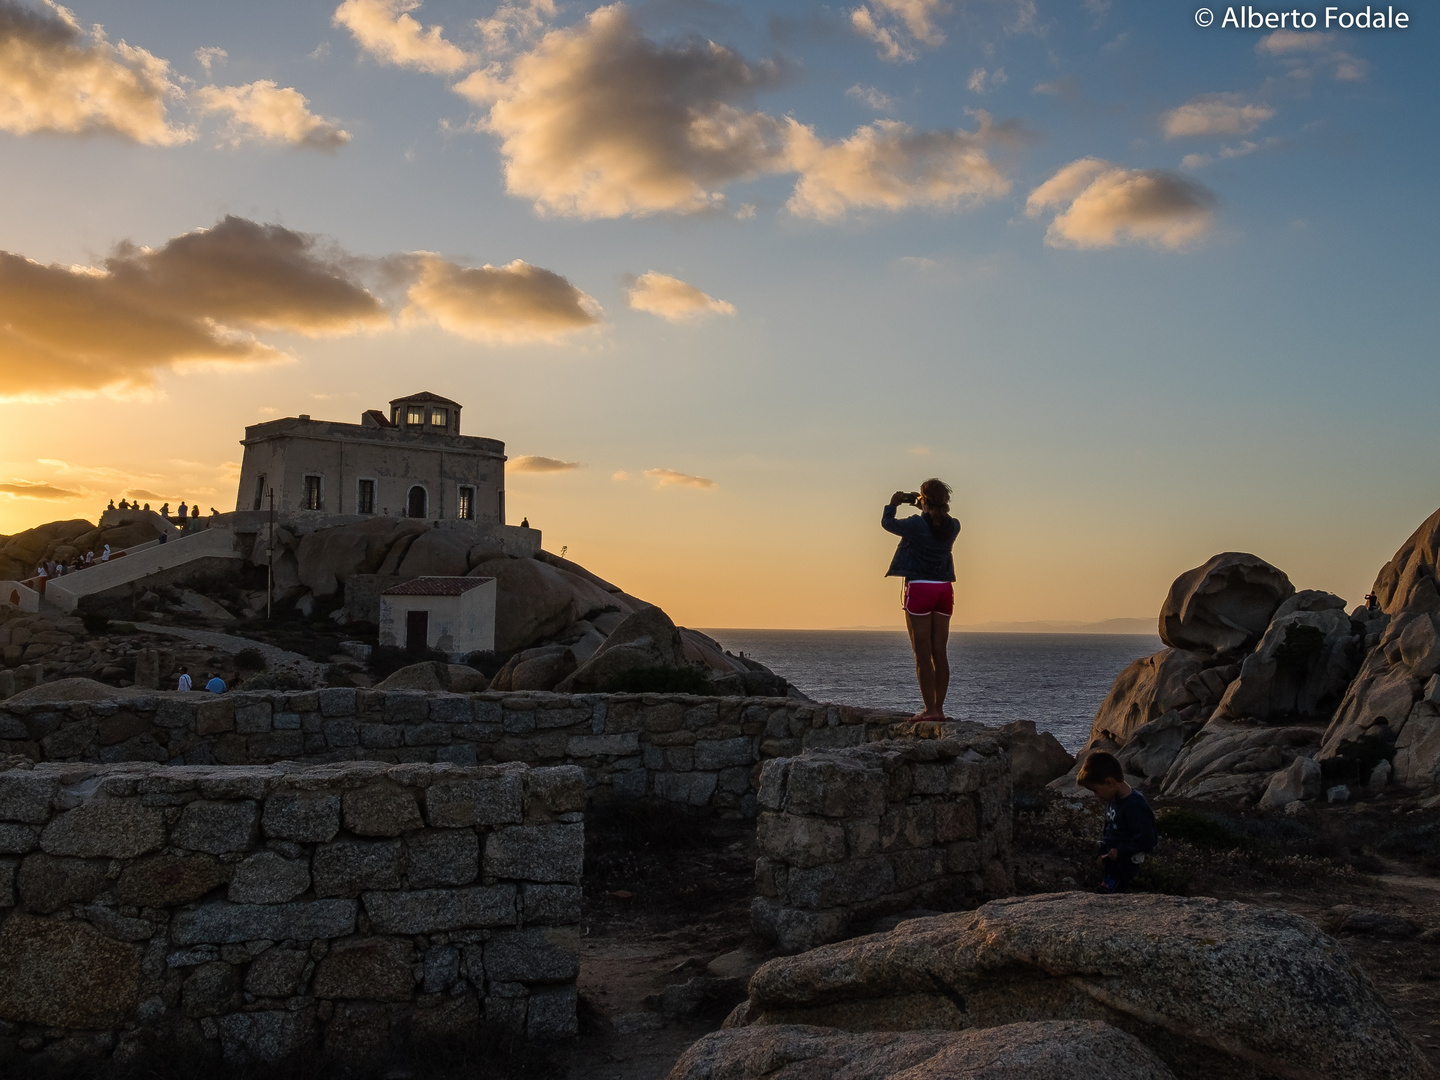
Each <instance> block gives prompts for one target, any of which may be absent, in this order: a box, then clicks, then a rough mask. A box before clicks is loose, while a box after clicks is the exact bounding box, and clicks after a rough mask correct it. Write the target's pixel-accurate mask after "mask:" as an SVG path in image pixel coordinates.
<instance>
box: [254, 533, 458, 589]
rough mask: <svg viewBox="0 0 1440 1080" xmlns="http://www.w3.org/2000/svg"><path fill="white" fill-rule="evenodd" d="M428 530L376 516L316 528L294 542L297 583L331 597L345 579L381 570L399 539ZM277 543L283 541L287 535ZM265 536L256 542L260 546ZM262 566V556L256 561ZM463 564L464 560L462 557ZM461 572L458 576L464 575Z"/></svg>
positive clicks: (420, 534)
mask: <svg viewBox="0 0 1440 1080" xmlns="http://www.w3.org/2000/svg"><path fill="white" fill-rule="evenodd" d="M430 531H431V530H429V529H427V528H426V526H425V522H423V521H415V520H412V519H410V518H392V517H377V518H371V519H370V520H369V521H362V522H358V523H356V524H354V525H338V526H336V527H334V528H330V529H317V530H316V531H315V532H312V533H306V534H305V535H304V536H302V537H300V538H298V539H295V538H294V537H290V539H292V540H295V542H294V543H293V544H292V545H289V546H291V547H293V548H294V560H295V576H296V578H297V581H298V584H301V585H304V586H305V587H306V588H307V589H309V590H310V592H311V593H312V594H313V595H315V596H333V595H335V593H336V592H337V591H338V590H339V587H340V586H341V585H343V584H344V583H345V582H346V581H347V580H349V579H350V578H351V577H353V576H354V575H356V574H373V573H375V572H376V571H378V570H379V569H380V565H381V564H382V563H383V562H384V561H385V558H386V556H387V555H389V554H390V552H391V550H392V549H393V548H394V547H395V546H396V542H397V541H398V540H400V539H401V538H402V537H403V538H404V539H406V540H407V541H409V540H413V539H415V538H417V537H419V536H422V535H426V536H428V534H429V532H430ZM281 533H283V530H277V540H279V541H280V542H281V543H283V542H284V540H285V537H287V536H289V534H288V533H286V534H284V535H283V536H282V535H280V534H281ZM264 540H265V534H263V533H262V534H261V535H260V537H259V541H260V542H262V543H263V541H264ZM258 561H259V563H260V564H261V565H263V564H264V562H265V559H264V557H263V554H261V555H260V557H259V559H258ZM462 563H463V557H462ZM464 572H465V571H464V570H463V569H462V570H461V571H460V573H462V574H463V573H464Z"/></svg>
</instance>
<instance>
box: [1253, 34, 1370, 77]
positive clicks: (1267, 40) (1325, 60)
mask: <svg viewBox="0 0 1440 1080" xmlns="http://www.w3.org/2000/svg"><path fill="white" fill-rule="evenodd" d="M1335 40H1336V39H1335V35H1334V34H1317V33H1310V32H1305V31H1301V30H1276V31H1275V32H1274V33H1270V34H1266V35H1265V36H1264V37H1262V38H1261V39H1260V40H1259V41H1258V42H1256V44H1255V51H1256V52H1257V53H1259V54H1260V55H1262V56H1274V57H1279V58H1280V59H1281V60H1282V61H1283V62H1284V63H1285V65H1286V66H1287V67H1288V68H1289V69H1290V74H1291V75H1294V76H1298V77H1302V78H1309V77H1310V76H1311V75H1313V74H1314V73H1315V70H1316V68H1319V69H1321V70H1323V71H1324V72H1326V73H1328V74H1329V75H1331V76H1332V77H1333V78H1335V79H1337V80H1339V81H1340V82H1359V81H1360V80H1362V79H1364V78H1365V77H1366V76H1367V75H1368V74H1369V70H1370V65H1369V64H1367V63H1366V62H1365V61H1364V60H1361V59H1359V58H1358V57H1355V56H1351V55H1350V54H1349V53H1347V52H1345V51H1344V50H1343V49H1337V48H1336V47H1335ZM1312 65H1313V66H1312Z"/></svg>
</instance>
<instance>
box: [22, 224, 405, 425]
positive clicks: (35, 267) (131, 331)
mask: <svg viewBox="0 0 1440 1080" xmlns="http://www.w3.org/2000/svg"><path fill="white" fill-rule="evenodd" d="M388 321H389V320H388V316H386V315H385V313H384V310H383V308H382V306H381V304H380V301H379V300H377V299H376V298H375V297H374V296H372V295H371V294H370V293H369V292H367V291H366V290H365V289H364V288H363V287H362V286H361V285H359V284H358V283H356V282H355V281H354V280H352V279H351V277H350V276H349V275H348V274H347V273H346V271H345V270H344V269H342V268H341V267H340V266H338V265H337V264H335V263H333V262H331V261H329V260H327V259H326V258H325V257H324V256H323V255H322V254H321V253H320V251H319V250H318V245H317V241H316V239H315V238H314V237H310V236H306V235H304V234H301V233H295V232H291V231H290V230H289V229H285V228H282V227H280V226H278V225H257V224H256V223H254V222H252V221H247V220H245V219H244V218H235V217H227V218H225V219H224V220H223V221H221V222H220V223H219V224H218V225H216V226H215V227H214V228H212V229H200V230H196V231H195V232H191V233H186V234H184V235H183V236H178V237H176V238H174V239H173V240H171V241H169V242H168V243H166V244H165V245H164V246H163V247H160V248H158V249H148V248H140V247H136V246H135V245H133V244H129V243H123V244H120V245H119V246H117V247H116V249H115V251H114V253H113V254H112V255H111V257H110V258H108V259H106V260H105V261H104V263H103V265H102V266H100V267H68V266H56V265H50V266H45V265H42V264H40V263H37V262H34V261H33V260H30V259H26V258H24V257H23V256H21V255H16V254H13V253H11V252H0V399H4V398H9V399H13V398H27V397H28V398H35V397H51V396H55V395H58V394H64V393H69V392H77V391H78V392H86V391H95V390H101V389H106V388H127V387H130V388H133V387H140V386H146V385H149V384H151V383H153V381H154V377H155V375H156V373H158V372H160V371H163V370H167V369H170V368H173V367H174V366H175V365H176V364H178V363H181V362H186V361H192V362H193V361H208V362H218V363H227V364H229V363H256V362H261V361H273V360H278V359H281V358H283V355H284V354H282V353H281V352H279V351H278V350H276V349H274V348H272V347H270V346H269V345H265V344H263V343H262V342H260V341H257V340H256V339H255V338H254V337H253V335H252V334H251V333H250V331H251V330H253V329H275V330H288V331H293V332H297V333H302V334H323V333H337V332H339V333H343V332H348V331H351V330H353V329H356V328H358V327H360V326H373V325H377V324H378V325H383V324H386V323H388Z"/></svg>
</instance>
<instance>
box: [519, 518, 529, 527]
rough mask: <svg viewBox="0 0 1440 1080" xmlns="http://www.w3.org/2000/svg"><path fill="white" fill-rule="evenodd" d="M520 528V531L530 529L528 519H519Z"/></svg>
mask: <svg viewBox="0 0 1440 1080" xmlns="http://www.w3.org/2000/svg"><path fill="white" fill-rule="evenodd" d="M520 527H521V528H522V529H528V528H529V527H530V519H529V518H528V517H523V518H521V519H520Z"/></svg>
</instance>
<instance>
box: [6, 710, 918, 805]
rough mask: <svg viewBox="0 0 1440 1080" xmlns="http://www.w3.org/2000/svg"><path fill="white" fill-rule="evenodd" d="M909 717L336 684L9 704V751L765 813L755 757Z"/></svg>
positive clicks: (827, 744) (848, 739) (852, 740)
mask: <svg viewBox="0 0 1440 1080" xmlns="http://www.w3.org/2000/svg"><path fill="white" fill-rule="evenodd" d="M906 715H907V714H903V713H895V712H887V711H881V710H875V709H863V708H852V707H849V706H838V705H821V704H815V703H813V702H802V701H797V700H795V699H793V698H738V697H736V698H706V697H695V696H690V695H684V694H676V695H663V694H575V695H571V694H549V693H504V694H502V693H484V694H437V693H428V692H423V691H418V690H355V689H351V688H333V689H327V690H309V691H301V692H293V693H289V692H279V691H267V692H261V693H243V692H237V693H230V694H225V695H223V696H219V697H217V696H213V695H209V694H203V693H190V694H180V693H151V694H141V695H139V696H135V697H129V698H123V699H119V700H115V701H106V702H70V703H40V702H37V703H33V704H26V703H24V702H23V701H22V702H15V701H5V702H0V754H6V753H10V754H24V755H27V756H29V757H31V758H34V759H36V760H44V761H100V762H117V761H137V760H139V761H154V762H165V763H169V764H172V765H179V764H188V765H209V764H222V765H262V764H267V763H270V762H276V761H282V760H285V761H299V762H311V763H323V762H332V761H346V760H368V761H383V762H391V763H400V762H450V763H452V764H456V765H465V766H469V765H476V764H486V763H490V762H509V761H522V762H526V763H529V764H532V765H535V764H543V765H558V764H574V765H579V766H581V767H582V768H583V769H584V770H585V775H586V780H587V783H588V785H589V786H590V789H591V793H592V796H594V797H595V798H597V799H599V800H601V801H607V800H609V799H611V798H614V799H619V800H624V801H633V800H640V799H646V798H650V799H655V800H658V801H661V802H669V803H680V804H683V805H686V806H692V807H704V808H709V809H712V810H717V811H721V812H725V813H732V814H736V815H743V816H747V817H753V816H754V815H755V813H756V809H757V807H756V803H755V781H756V777H755V775H753V773H754V769H755V766H756V765H757V764H758V763H759V762H761V761H764V760H767V759H769V758H774V757H790V756H793V755H795V754H799V753H801V752H802V751H803V750H807V749H819V748H832V747H841V746H855V745H859V744H861V743H864V742H866V741H868V740H869V739H871V738H878V737H882V736H883V735H884V734H885V732H886V730H887V729H888V726H889V725H890V724H892V723H893V722H895V721H896V720H897V719H902V718H904V717H905V716H906Z"/></svg>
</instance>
